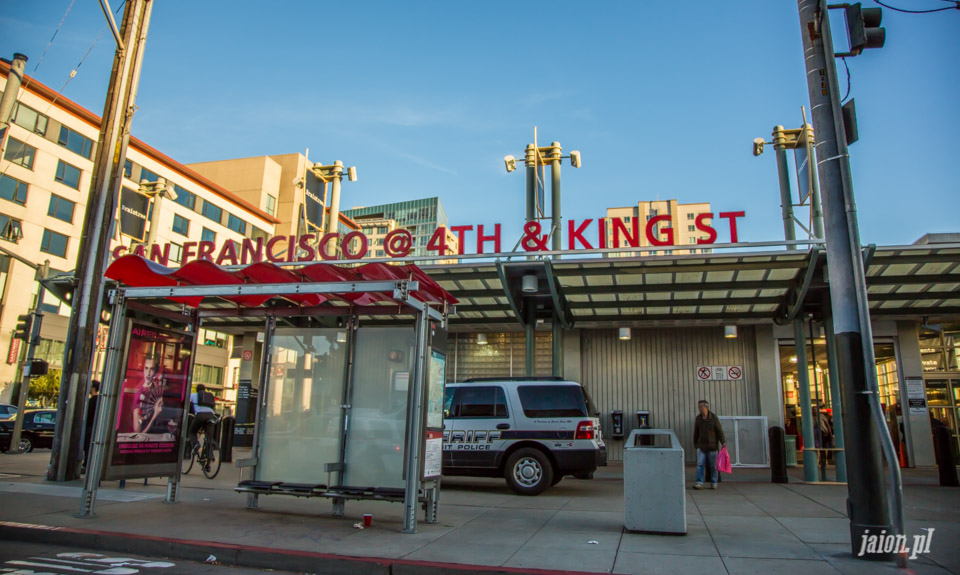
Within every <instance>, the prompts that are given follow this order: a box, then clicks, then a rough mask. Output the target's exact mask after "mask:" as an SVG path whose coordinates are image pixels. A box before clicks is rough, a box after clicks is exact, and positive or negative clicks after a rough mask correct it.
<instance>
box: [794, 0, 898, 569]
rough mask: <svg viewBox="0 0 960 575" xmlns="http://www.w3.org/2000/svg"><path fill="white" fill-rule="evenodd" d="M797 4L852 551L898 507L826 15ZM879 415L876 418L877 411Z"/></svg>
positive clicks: (820, 2)
mask: <svg viewBox="0 0 960 575" xmlns="http://www.w3.org/2000/svg"><path fill="white" fill-rule="evenodd" d="M798 8H799V13H800V35H801V37H802V39H803V49H804V55H805V59H804V62H805V65H806V72H807V86H808V91H809V94H810V108H811V110H812V113H813V124H814V128H815V129H816V132H817V142H816V148H817V154H816V155H817V157H818V158H819V162H818V173H819V175H820V185H821V187H822V190H821V191H822V194H823V199H824V203H825V208H826V209H825V210H824V212H825V213H824V216H825V217H824V228H825V229H824V232H825V235H826V239H827V260H828V262H829V265H828V266H827V271H828V274H829V281H830V301H831V307H832V310H833V327H834V330H835V332H836V338H837V363H838V366H837V367H838V371H839V374H838V375H839V376H840V386H841V389H842V394H843V418H844V429H843V435H844V444H845V449H846V451H845V453H844V454H845V456H846V458H847V476H848V480H847V481H848V482H847V510H848V515H849V518H850V543H851V549H852V553H853V554H854V556H858V551H860V550H861V543H862V541H863V540H864V539H863V537H864V536H866V535H868V534H870V533H872V534H878V533H880V532H881V530H884V529H885V530H886V533H889V534H891V535H897V534H902V533H903V531H902V515H901V510H902V507H901V503H900V502H899V501H896V502H895V504H894V509H893V511H894V514H895V515H896V518H897V519H898V521H897V524H896V529H895V528H894V527H895V526H894V525H893V524H891V520H890V509H889V508H888V506H887V503H888V501H887V497H886V494H885V492H884V485H883V471H884V470H883V460H882V457H881V441H882V440H886V441H887V442H889V436H887V437H883V435H882V434H881V432H880V430H879V428H880V427H881V424H882V423H883V422H882V421H878V420H876V419H875V420H874V421H871V418H876V417H877V416H878V414H877V413H876V412H877V411H878V407H879V403H876V402H877V401H878V398H877V390H876V386H875V385H870V383H871V379H872V378H875V377H876V365H875V363H874V362H873V334H872V333H871V329H870V317H869V308H868V307H867V297H866V279H865V277H864V276H865V274H864V267H863V258H862V254H861V251H860V233H859V230H858V228H857V213H856V204H855V203H854V197H853V182H852V178H851V175H850V160H849V155H848V152H847V142H846V138H845V136H844V133H845V132H844V129H843V118H842V114H841V107H840V97H839V91H838V89H837V79H836V64H835V62H834V55H833V38H832V36H831V33H830V18H829V16H828V14H827V4H826V2H825V1H824V0H798ZM798 345H799V344H798ZM870 371H873V374H872V378H871V376H870V375H868V373H869V372H870ZM874 404H875V405H874ZM879 415H880V417H881V419H882V414H879ZM884 447H887V446H884ZM885 451H887V452H888V453H887V457H888V462H887V464H888V466H889V467H890V468H891V469H890V474H891V484H892V490H893V495H894V498H895V499H898V497H897V496H898V494H899V492H900V481H899V479H900V469H899V466H898V463H897V461H896V459H895V458H893V459H890V456H889V451H892V445H890V446H889V449H885ZM859 557H861V558H863V559H870V560H888V559H891V558H892V553H890V552H886V553H884V552H879V553H866V554H865V555H864V556H859Z"/></svg>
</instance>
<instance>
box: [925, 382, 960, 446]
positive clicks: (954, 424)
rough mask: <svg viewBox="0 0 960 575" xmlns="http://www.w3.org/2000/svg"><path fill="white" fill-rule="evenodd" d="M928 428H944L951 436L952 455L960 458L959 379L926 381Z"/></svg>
mask: <svg viewBox="0 0 960 575" xmlns="http://www.w3.org/2000/svg"><path fill="white" fill-rule="evenodd" d="M926 387H927V407H928V408H929V411H930V427H931V429H936V428H937V427H943V426H946V427H947V428H948V429H949V430H950V433H951V435H953V449H954V454H955V455H957V456H960V413H958V410H960V379H946V378H943V379H927V380H926Z"/></svg>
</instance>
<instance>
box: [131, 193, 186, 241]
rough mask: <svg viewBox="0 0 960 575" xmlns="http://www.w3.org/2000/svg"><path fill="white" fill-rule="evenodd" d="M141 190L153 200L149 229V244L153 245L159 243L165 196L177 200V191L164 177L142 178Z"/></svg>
mask: <svg viewBox="0 0 960 575" xmlns="http://www.w3.org/2000/svg"><path fill="white" fill-rule="evenodd" d="M139 191H140V193H141V194H143V195H145V196H147V197H149V198H151V199H152V200H153V208H152V209H151V212H150V229H149V230H148V231H147V245H148V246H152V245H153V244H155V243H157V229H158V226H159V225H160V203H161V202H162V201H163V200H164V199H165V198H166V199H168V200H176V199H177V193H176V192H175V191H173V187H172V186H170V185H169V184H168V183H167V180H165V179H164V178H158V179H157V181H156V182H148V181H146V180H141V181H140V190H139Z"/></svg>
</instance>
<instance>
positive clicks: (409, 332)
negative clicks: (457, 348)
mask: <svg viewBox="0 0 960 575" xmlns="http://www.w3.org/2000/svg"><path fill="white" fill-rule="evenodd" d="M415 344H416V335H415V331H414V329H413V328H412V327H366V328H365V327H361V328H359V329H358V330H357V336H356V356H355V359H354V375H353V382H352V385H351V391H350V400H349V403H350V421H349V423H348V425H347V433H346V448H345V453H344V475H343V481H342V484H343V485H345V486H350V487H394V488H402V487H404V479H403V458H404V434H405V433H406V422H407V397H408V395H407V394H408V391H409V389H410V384H411V378H412V375H413V361H414V356H415V353H414V346H415Z"/></svg>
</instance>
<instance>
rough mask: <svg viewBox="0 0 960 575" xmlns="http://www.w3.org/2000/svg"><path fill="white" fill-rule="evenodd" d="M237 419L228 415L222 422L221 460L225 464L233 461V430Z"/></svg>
mask: <svg viewBox="0 0 960 575" xmlns="http://www.w3.org/2000/svg"><path fill="white" fill-rule="evenodd" d="M236 423H237V418H235V417H233V416H230V415H228V416H227V417H224V418H223V419H221V420H220V460H221V461H223V462H225V463H230V462H231V461H233V428H234V426H235V425H236Z"/></svg>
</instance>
